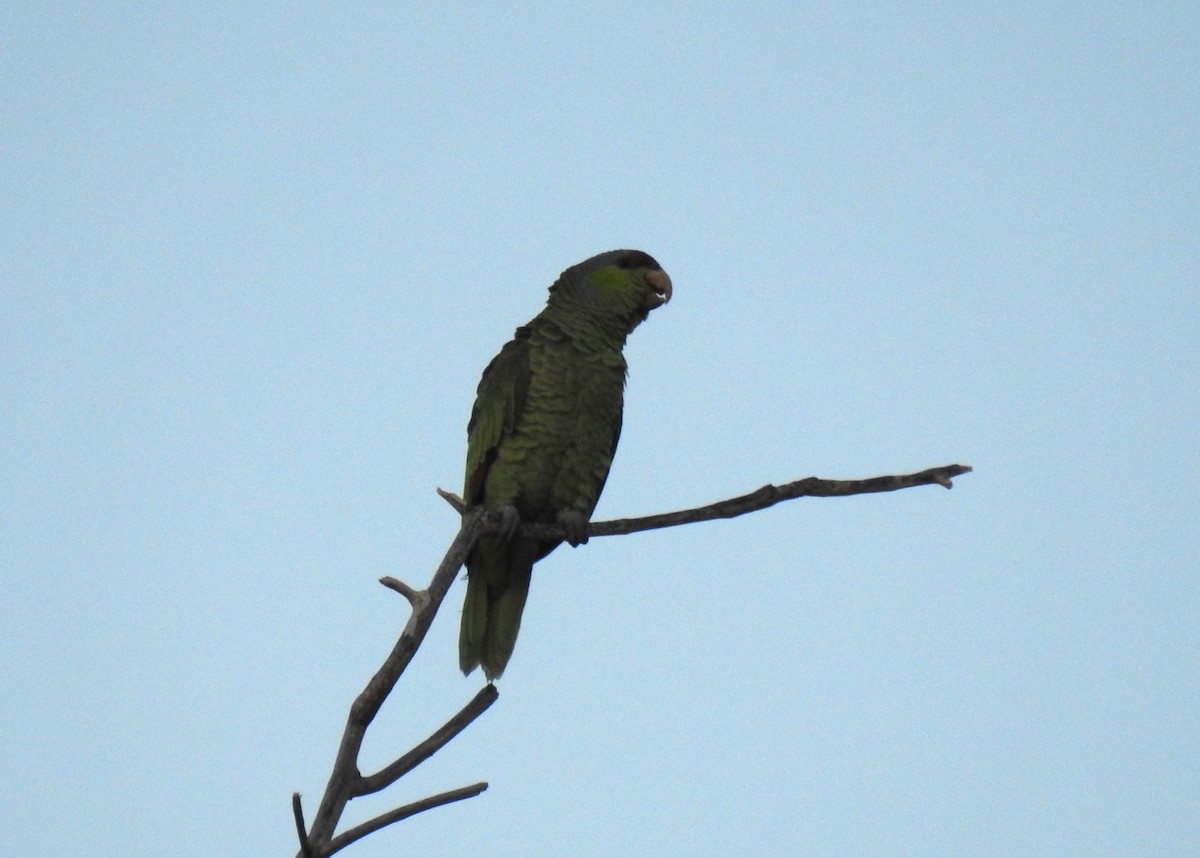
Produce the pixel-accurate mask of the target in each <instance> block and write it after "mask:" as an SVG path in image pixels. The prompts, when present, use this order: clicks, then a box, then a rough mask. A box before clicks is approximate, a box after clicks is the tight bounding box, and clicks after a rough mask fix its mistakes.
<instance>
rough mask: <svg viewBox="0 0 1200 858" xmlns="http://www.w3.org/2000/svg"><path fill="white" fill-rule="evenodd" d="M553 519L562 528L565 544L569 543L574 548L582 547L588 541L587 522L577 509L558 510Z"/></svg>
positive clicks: (585, 517)
mask: <svg viewBox="0 0 1200 858" xmlns="http://www.w3.org/2000/svg"><path fill="white" fill-rule="evenodd" d="M554 519H555V520H556V521H557V522H558V523H559V525H561V526H562V529H563V530H564V531H565V532H566V537H567V542H569V543H571V547H572V548H574V547H575V546H578V545H583V544H584V543H585V542H587V541H588V532H587V529H588V520H587V516H585V515H584V514H583V513H581V512H580V511H579V510H577V509H560V510H559V511H558V513H557V514H555V516H554Z"/></svg>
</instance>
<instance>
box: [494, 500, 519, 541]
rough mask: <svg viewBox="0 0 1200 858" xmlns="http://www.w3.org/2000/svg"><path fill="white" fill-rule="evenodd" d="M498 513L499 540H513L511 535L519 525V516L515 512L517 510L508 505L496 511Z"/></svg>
mask: <svg viewBox="0 0 1200 858" xmlns="http://www.w3.org/2000/svg"><path fill="white" fill-rule="evenodd" d="M496 512H498V513H500V528H499V531H498V532H499V534H500V538H501V539H503V540H504V541H505V542H508V541H509V540H510V539H512V538H513V534H515V533H516V532H517V528H518V527H519V526H520V524H521V514H520V513H519V512H517V508H516V507H515V506H513V505H512V504H510V503H506V504H505V505H504V506H502V507H500V508H499V509H497V510H496Z"/></svg>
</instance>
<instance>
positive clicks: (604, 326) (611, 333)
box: [541, 302, 641, 352]
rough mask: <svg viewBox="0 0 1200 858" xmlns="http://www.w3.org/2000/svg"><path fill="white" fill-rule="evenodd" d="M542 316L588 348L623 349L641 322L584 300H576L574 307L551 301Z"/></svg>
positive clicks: (577, 342) (586, 349)
mask: <svg viewBox="0 0 1200 858" xmlns="http://www.w3.org/2000/svg"><path fill="white" fill-rule="evenodd" d="M541 318H542V320H543V321H544V322H545V323H546V324H547V325H548V326H551V327H553V328H556V329H557V330H559V331H561V332H562V333H563V334H565V335H566V336H567V337H569V338H570V339H571V340H572V341H573V342H574V343H575V344H576V346H577V347H579V348H580V349H582V350H584V351H592V350H595V351H617V352H619V351H621V350H622V349H623V348H624V347H625V339H626V338H627V337H628V336H629V334H630V332H631V331H632V330H633V329H634V328H635V327H637V325H638V323H639V322H641V319H640V318H636V319H630V318H626V317H623V316H614V315H613V314H612V313H611V312H603V311H602V310H601V308H598V307H594V306H590V305H587V304H584V303H582V302H572V305H571V306H561V305H557V302H551V303H550V304H548V305H547V306H546V309H545V310H543V311H542V312H541Z"/></svg>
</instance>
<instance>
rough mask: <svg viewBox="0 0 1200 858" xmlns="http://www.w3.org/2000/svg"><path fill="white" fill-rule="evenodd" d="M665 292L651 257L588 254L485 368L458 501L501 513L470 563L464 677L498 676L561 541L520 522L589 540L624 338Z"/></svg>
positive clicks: (621, 378) (611, 444) (620, 391)
mask: <svg viewBox="0 0 1200 858" xmlns="http://www.w3.org/2000/svg"><path fill="white" fill-rule="evenodd" d="M670 296H671V281H670V278H669V277H667V275H666V273H665V272H664V271H663V270H662V268H661V267H660V266H659V265H658V263H657V262H655V261H654V259H653V258H651V257H650V256H649V255H648V254H645V253H642V252H641V251H637V250H614V251H610V252H608V253H602V254H600V255H599V256H595V257H592V258H591V259H589V260H587V261H585V262H581V263H579V264H578V265H575V266H573V267H571V268H568V269H567V270H566V271H564V272H563V273H562V275H561V276H560V277H559V279H558V280H557V281H556V282H555V283H554V285H553V286H551V287H550V297H549V300H548V301H547V302H546V307H545V309H544V310H542V312H541V313H539V314H538V315H537V316H536V317H535V318H534V319H533V320H532V321H530V322H529V323H528V324H527V325H524V326H522V327H520V328H518V329H517V332H516V335H515V336H514V337H513V339H512V340H511V341H510V342H509V343H507V344H506V345H505V346H504V348H502V349H501V350H500V353H499V354H498V355H496V357H495V358H493V359H492V362H491V363H489V364H488V366H487V368H486V369H485V370H484V371H483V378H482V379H481V380H480V382H479V389H478V393H477V395H476V399H475V407H474V408H473V409H472V411H471V420H470V422H469V423H468V425H467V467H466V485H465V488H464V490H463V497H464V499H465V500H466V502H467V503H468V504H470V505H472V506H474V505H478V504H482V505H484V506H485V507H487V508H489V509H497V510H501V511H502V512H503V513H504V518H505V524H506V528H505V529H506V530H507V533H493V534H488V535H485V536H483V537H482V538H480V540H479V542H478V543H477V544H476V546H475V548H474V550H473V551H472V552H471V555H470V557H468V559H467V596H466V601H465V603H464V605H463V616H462V629H461V632H460V635H459V665H460V666H461V667H462V670H463V672H464V673H470V672H471V671H472V670H473V669H474V668H475V667H477V666H482V667H483V672H484V675H485V676H486V677H487V678H488V680H489V681H490V680H493V679H496V678H497V677H499V676H500V674H501V673H503V672H504V668H505V666H506V665H507V664H508V659H509V657H510V656H511V655H512V651H513V645H514V644H515V643H516V639H517V631H518V630H519V629H520V626H521V613H522V611H523V610H524V607H525V599H526V596H528V594H529V581H530V573H531V571H532V568H533V564H534V563H535V562H537V561H538V560H540V559H541V558H543V557H545V556H546V555H547V554H549V553H550V552H551V551H553V550H554V548H555V547H556V546H557V545H558V544H559V540H553V541H541V540H536V539H529V538H526V537H522V536H519V535H514V534H513V530H514V529H515V528H516V526H517V524H518V522H521V521H526V522H544V523H551V524H553V523H556V522H557V523H561V524H562V525H563V526H564V528H565V529H566V530H567V533H568V539H569V541H571V542H572V543H573V544H578V543H579V542H583V541H586V539H587V531H586V526H587V522H588V520H589V519H590V518H591V515H592V510H594V509H595V507H596V501H597V500H599V498H600V491H601V490H602V489H603V488H604V481H605V479H606V478H607V477H608V470H609V466H610V465H611V464H612V457H613V453H614V452H615V451H616V448H617V439H618V438H619V437H620V434H621V411H622V403H623V397H624V387H625V371H626V365H625V358H624V356H623V355H622V354H621V350H622V348H623V347H624V345H625V338H626V337H627V336H628V335H629V333H630V332H631V331H632V330H633V329H634V328H635V327H637V325H638V324H639V323H641V322H642V321H643V320H644V319H645V318H646V316H647V314H648V313H649V312H650V310H652V309H654V308H655V307H658V306H660V305H662V304H664V303H666V301H667V300H668V299H669V298H670Z"/></svg>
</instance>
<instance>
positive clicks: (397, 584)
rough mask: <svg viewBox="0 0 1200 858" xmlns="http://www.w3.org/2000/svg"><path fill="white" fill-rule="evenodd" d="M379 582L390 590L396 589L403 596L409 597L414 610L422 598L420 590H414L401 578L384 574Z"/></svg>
mask: <svg viewBox="0 0 1200 858" xmlns="http://www.w3.org/2000/svg"><path fill="white" fill-rule="evenodd" d="M379 583H380V584H382V585H383V586H385V587H387V588H388V589H389V590H395V591H396V592H397V593H399V594H400V595H401V596H403V597H404V598H406V599H408V603H409V604H410V605H412V606H413V609H414V610H415V609H416V608H417V607H418V605H417V602H418V601H419V600H420V598H421V591H420V590H414V589H413V588H412V587H410V586H408V585H407V584H405V583H404V582H403V581H401V580H400V579H399V578H393V577H392V576H391V575H384V576H383V577H382V578H380V579H379Z"/></svg>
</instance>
